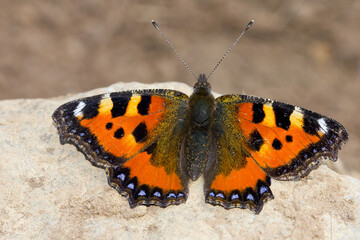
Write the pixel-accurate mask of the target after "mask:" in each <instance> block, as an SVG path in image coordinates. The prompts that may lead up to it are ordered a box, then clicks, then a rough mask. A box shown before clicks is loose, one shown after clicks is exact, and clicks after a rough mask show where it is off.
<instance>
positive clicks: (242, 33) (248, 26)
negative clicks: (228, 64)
mask: <svg viewBox="0 0 360 240" xmlns="http://www.w3.org/2000/svg"><path fill="white" fill-rule="evenodd" d="M253 23H254V20H251V21H250V22H249V23H248V25H247V26H246V28H245V29H244V30H243V31H242V32H241V34H240V35H239V36H238V37H237V39H236V40H235V42H234V43H233V44H232V45H231V46H230V47H229V48H228V50H227V51H226V52H225V54H224V56H222V58H221V59H220V61H219V62H218V63H217V64H216V66H215V67H214V68H213V70H212V71H211V72H210V74H209V76H208V78H207V79H208V80H209V78H210V76H211V75H212V74H213V73H214V72H215V70H216V69H217V67H218V66H219V65H220V63H221V62H222V61H223V60H224V59H225V58H226V56H227V55H228V54H229V52H230V51H231V50H232V49H233V48H234V47H235V45H236V44H237V42H238V41H239V40H240V38H241V37H242V36H243V35H244V34H245V32H246V31H247V30H248V29H249V28H250V27H251V25H252V24H253Z"/></svg>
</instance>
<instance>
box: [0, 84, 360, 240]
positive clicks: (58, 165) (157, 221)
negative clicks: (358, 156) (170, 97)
mask: <svg viewBox="0 0 360 240" xmlns="http://www.w3.org/2000/svg"><path fill="white" fill-rule="evenodd" d="M134 88H173V89H174V88H176V89H178V90H180V91H184V92H187V93H189V92H190V91H191V88H190V87H188V86H186V85H183V84H178V83H176V84H171V83H167V84H157V85H142V84H138V83H127V84H116V85H113V86H110V87H108V88H106V89H98V90H94V91H91V92H88V93H83V94H76V95H72V96H70V97H59V98H56V99H33V100H28V99H25V100H11V101H1V102H0V115H1V118H0V152H1V155H0V192H1V197H0V238H1V239H29V238H32V239H35V238H41V239H60V238H63V239H64V238H65V239H69V238H84V239H99V238H102V239H135V238H140V237H145V238H148V239H159V238H160V239H161V238H167V239H176V238H177V239H178V238H187V239H208V238H210V237H211V238H212V239H230V238H242V239H245V238H247V239H359V238H360V182H359V181H358V180H357V179H355V178H352V177H349V176H345V175H340V174H338V173H336V172H334V171H332V170H330V169H329V168H328V167H327V166H325V165H323V166H321V167H320V168H319V169H318V170H316V171H313V172H312V173H311V174H310V175H309V176H308V177H307V178H304V179H302V180H300V181H297V182H292V181H291V182H279V181H273V182H272V186H271V189H272V191H273V193H274V196H275V199H274V200H272V201H270V202H268V203H267V204H265V206H264V209H263V211H262V212H261V213H260V214H259V215H254V214H253V213H252V212H250V211H249V210H240V209H233V210H228V211H227V210H224V209H223V208H222V207H213V206H211V205H209V204H205V202H204V196H203V192H202V184H203V183H202V181H201V179H200V180H199V181H196V182H193V183H192V184H191V185H190V195H189V198H188V201H187V203H186V204H182V205H180V206H172V207H168V208H165V209H162V208H158V207H149V208H147V207H144V206H141V207H137V208H134V209H130V208H129V204H128V201H127V200H126V199H125V198H124V197H122V196H120V195H119V194H118V193H117V191H116V190H115V189H113V188H111V187H110V186H108V184H107V181H106V175H105V171H104V170H102V169H99V168H95V167H93V166H91V164H90V163H89V162H88V161H86V160H85V158H84V156H83V155H82V154H81V153H80V152H78V151H77V150H76V149H75V147H74V146H72V145H69V144H67V145H60V143H59V137H58V134H57V131H56V129H55V126H54V125H53V123H52V120H51V114H52V113H53V111H54V110H55V109H56V108H57V107H58V106H59V105H60V104H62V103H64V102H67V101H69V100H72V99H76V98H79V97H84V96H90V95H93V94H97V93H103V92H108V91H115V90H116V91H120V90H126V89H134Z"/></svg>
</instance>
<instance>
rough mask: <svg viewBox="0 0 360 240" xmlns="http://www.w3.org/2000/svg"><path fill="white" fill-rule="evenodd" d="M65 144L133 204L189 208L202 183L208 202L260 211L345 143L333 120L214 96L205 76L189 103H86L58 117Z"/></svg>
mask: <svg viewBox="0 0 360 240" xmlns="http://www.w3.org/2000/svg"><path fill="white" fill-rule="evenodd" d="M53 120H54V121H55V123H56V126H57V128H58V130H59V135H60V141H61V143H71V144H74V145H75V146H76V147H77V149H78V150H79V151H81V152H82V153H83V154H84V155H85V157H86V158H87V159H88V160H89V161H90V162H91V163H92V164H93V165H95V166H97V167H101V168H105V169H106V171H107V178H108V182H109V184H110V185H111V186H112V187H114V188H115V189H117V190H118V192H119V193H120V194H122V195H124V196H126V197H127V199H128V200H129V203H130V206H131V207H135V206H138V205H147V206H149V205H158V206H161V207H166V206H169V205H174V204H175V205H177V204H180V203H183V202H185V201H186V199H187V196H188V183H189V180H190V179H191V180H193V181H195V180H196V179H198V178H199V177H200V176H201V175H203V176H204V179H205V183H204V194H205V201H206V202H208V203H210V204H212V205H221V206H223V207H224V208H227V209H229V208H235V207H239V208H249V209H251V210H252V211H254V212H255V213H259V212H260V211H261V209H262V207H263V204H264V203H265V202H266V201H267V200H269V199H272V198H273V194H272V192H271V190H270V184H271V181H270V178H274V179H277V180H296V179H300V178H302V177H304V176H306V175H307V174H308V173H309V172H310V171H311V170H313V169H315V168H316V167H317V166H318V165H319V163H320V161H321V159H322V158H323V157H328V158H329V159H330V160H333V161H335V160H336V159H337V153H338V150H339V148H340V146H341V145H342V144H343V143H345V142H346V141H347V139H348V135H347V132H346V130H345V128H344V127H343V126H342V125H341V124H340V123H338V122H336V121H335V120H333V119H331V118H328V117H326V116H323V115H320V114H317V113H314V112H311V111H309V110H306V109H303V108H300V107H295V106H292V105H289V104H285V103H280V102H277V101H272V100H269V99H263V98H259V97H253V96H246V95H224V96H220V97H218V98H216V99H215V98H214V97H213V95H212V93H211V89H210V84H209V83H208V81H207V79H206V76H205V75H203V74H202V75H200V76H199V78H198V81H197V83H196V84H195V86H194V92H193V94H192V95H191V96H190V97H189V96H187V95H185V94H183V93H181V92H178V91H174V90H164V89H159V90H133V91H125V92H114V93H107V94H103V95H98V96H93V97H88V98H83V99H79V100H75V101H72V102H69V103H66V104H64V105H62V106H60V107H59V108H58V109H57V110H56V111H55V112H54V114H53Z"/></svg>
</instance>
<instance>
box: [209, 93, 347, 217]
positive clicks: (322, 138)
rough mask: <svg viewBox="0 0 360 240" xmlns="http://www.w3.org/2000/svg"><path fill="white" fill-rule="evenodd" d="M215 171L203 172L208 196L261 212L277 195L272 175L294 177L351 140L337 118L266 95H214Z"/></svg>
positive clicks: (332, 156) (334, 156)
mask: <svg viewBox="0 0 360 240" xmlns="http://www.w3.org/2000/svg"><path fill="white" fill-rule="evenodd" d="M216 103H217V108H216V111H215V122H214V136H215V140H216V144H217V153H216V154H215V155H216V159H215V161H213V162H214V164H216V166H215V170H208V171H207V172H206V173H205V174H206V175H205V177H206V178H207V181H206V182H207V183H208V184H207V185H206V186H205V194H206V201H207V202H209V203H211V204H219V205H222V206H224V207H226V208H231V207H242V208H250V209H252V210H253V211H255V212H257V213H258V212H260V211H261V209H262V206H263V203H264V202H265V201H266V200H268V199H271V198H273V195H272V193H271V190H270V188H269V186H270V177H272V178H275V179H277V180H295V179H299V178H301V177H303V176H306V175H307V174H308V173H309V172H310V171H311V170H312V169H314V168H316V167H317V166H318V164H319V161H320V159H321V158H322V157H328V158H329V159H331V160H333V161H336V159H337V154H338V150H339V149H340V146H341V145H342V144H343V143H345V142H346V140H347V139H348V134H347V132H346V130H345V128H344V127H343V126H342V125H341V124H340V123H338V122H336V121H335V120H333V119H330V118H328V117H325V116H322V115H320V114H317V113H314V112H311V111H309V110H306V109H303V108H299V107H295V106H292V105H289V104H285V103H280V102H276V101H272V100H268V99H262V98H258V97H252V96H245V95H226V96H221V97H219V98H217V99H216Z"/></svg>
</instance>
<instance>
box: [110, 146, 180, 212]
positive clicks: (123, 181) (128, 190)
mask: <svg viewBox="0 0 360 240" xmlns="http://www.w3.org/2000/svg"><path fill="white" fill-rule="evenodd" d="M153 148H154V147H150V148H149V149H147V150H146V151H144V152H142V153H139V154H137V155H136V156H134V157H133V158H132V159H130V160H129V161H127V162H126V163H125V164H124V165H123V166H121V167H112V168H107V175H108V181H109V184H110V185H111V186H112V187H114V188H115V189H117V190H118V192H119V193H120V194H122V195H125V196H126V197H127V198H128V200H129V203H130V206H131V207H135V206H137V205H140V204H143V205H151V204H152V205H158V206H162V207H166V206H168V205H170V204H176V205H177V204H180V203H183V202H185V201H186V193H187V190H186V188H185V187H184V183H183V182H182V181H181V180H180V177H179V175H178V174H177V173H176V172H166V171H165V168H164V167H163V166H161V167H157V166H154V165H152V163H151V157H152V151H153V150H152V149H153Z"/></svg>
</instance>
